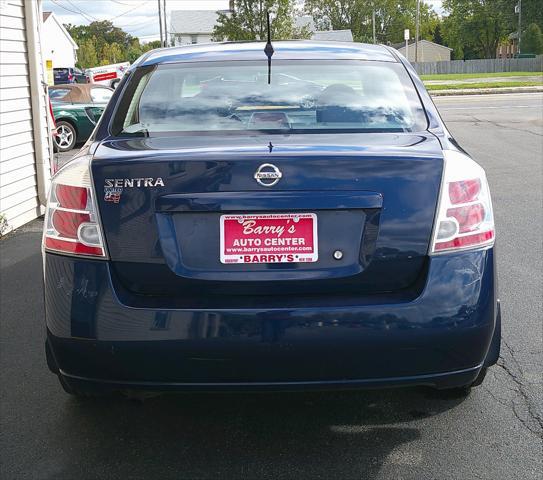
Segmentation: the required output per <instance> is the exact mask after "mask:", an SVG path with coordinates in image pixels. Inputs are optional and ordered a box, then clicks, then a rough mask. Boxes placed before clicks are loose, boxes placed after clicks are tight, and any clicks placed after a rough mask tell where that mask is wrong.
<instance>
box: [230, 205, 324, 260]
mask: <svg viewBox="0 0 543 480" xmlns="http://www.w3.org/2000/svg"><path fill="white" fill-rule="evenodd" d="M318 258H319V251H318V242H317V215H315V214H314V213H270V214H265V215H221V263H306V262H316V261H317V260H318Z"/></svg>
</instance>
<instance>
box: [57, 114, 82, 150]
mask: <svg viewBox="0 0 543 480" xmlns="http://www.w3.org/2000/svg"><path fill="white" fill-rule="evenodd" d="M76 140H77V132H76V131H75V128H74V126H73V125H72V124H71V123H69V122H65V121H64V120H60V121H59V122H57V134H56V135H55V136H54V137H53V142H54V144H55V150H56V151H57V152H67V151H68V150H71V149H72V148H74V147H75V142H76Z"/></svg>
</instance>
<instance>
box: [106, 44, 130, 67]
mask: <svg viewBox="0 0 543 480" xmlns="http://www.w3.org/2000/svg"><path fill="white" fill-rule="evenodd" d="M125 58H126V57H125V56H124V55H123V51H122V49H121V47H120V45H118V44H117V43H115V42H114V43H111V44H107V43H106V44H105V45H104V46H103V48H102V54H101V56H100V65H108V64H110V63H119V62H122V61H124V60H125Z"/></svg>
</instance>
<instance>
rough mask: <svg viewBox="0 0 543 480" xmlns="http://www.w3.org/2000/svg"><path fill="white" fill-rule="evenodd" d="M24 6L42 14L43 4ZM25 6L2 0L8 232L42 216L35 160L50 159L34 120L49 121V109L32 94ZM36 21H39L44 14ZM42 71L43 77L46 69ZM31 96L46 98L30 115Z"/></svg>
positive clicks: (2, 192)
mask: <svg viewBox="0 0 543 480" xmlns="http://www.w3.org/2000/svg"><path fill="white" fill-rule="evenodd" d="M26 1H30V2H32V5H33V8H36V9H37V10H38V9H39V6H40V4H39V2H36V1H34V0H26ZM23 2H24V0H0V213H1V214H3V215H4V216H5V218H6V219H7V222H8V229H13V228H17V227H19V226H21V225H23V224H24V223H26V222H29V221H30V220H32V219H34V218H36V217H38V216H39V215H40V214H41V208H40V204H39V200H38V189H37V176H36V168H37V165H36V163H37V162H36V157H37V156H38V157H39V160H40V161H45V162H48V159H49V158H50V151H49V147H48V146H47V145H48V144H49V142H48V133H47V128H46V126H45V127H44V129H43V132H41V135H42V136H43V138H44V140H45V142H46V143H45V145H46V147H44V151H42V152H36V148H35V142H34V134H33V121H32V120H33V115H42V116H43V118H44V119H46V115H47V110H46V102H45V93H44V91H43V90H42V89H40V91H37V92H34V91H32V92H31V87H30V72H29V63H28V62H29V60H28V49H27V35H26V23H25V10H24V7H23ZM36 16H37V18H38V19H39V20H40V21H41V13H40V12H38V13H37V15H36ZM38 47H39V45H38ZM38 67H39V68H38V71H39V72H42V77H43V65H39V66H38ZM31 94H34V95H40V96H41V97H42V99H41V100H42V101H40V105H41V106H42V108H40V110H39V111H37V112H33V111H32V105H31ZM45 125H46V122H45Z"/></svg>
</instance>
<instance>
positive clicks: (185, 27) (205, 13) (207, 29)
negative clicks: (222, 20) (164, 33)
mask: <svg viewBox="0 0 543 480" xmlns="http://www.w3.org/2000/svg"><path fill="white" fill-rule="evenodd" d="M217 17H218V14H217V12H215V11H213V10H172V14H171V33H184V34H196V33H205V34H209V35H210V34H211V33H213V27H214V26H215V23H217Z"/></svg>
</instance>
